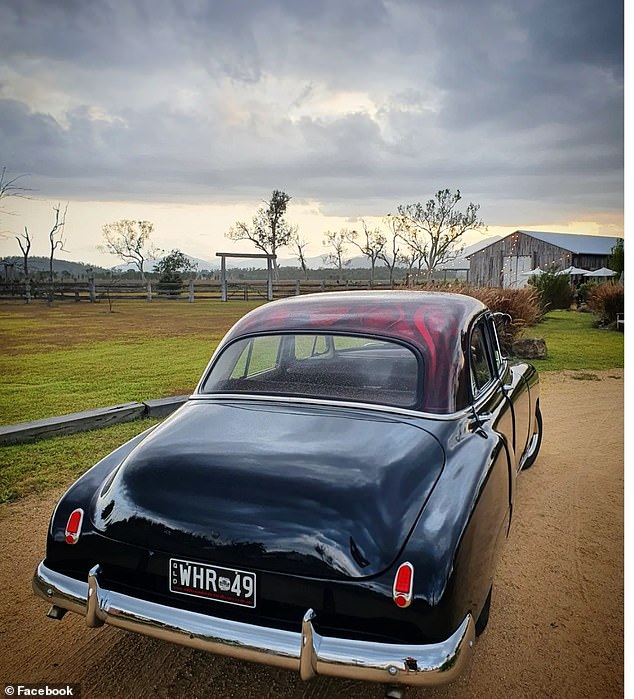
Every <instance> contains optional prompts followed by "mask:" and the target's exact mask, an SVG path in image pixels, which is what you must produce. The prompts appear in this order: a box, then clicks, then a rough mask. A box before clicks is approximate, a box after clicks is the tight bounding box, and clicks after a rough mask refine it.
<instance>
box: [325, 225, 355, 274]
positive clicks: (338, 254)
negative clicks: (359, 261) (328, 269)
mask: <svg viewBox="0 0 634 699" xmlns="http://www.w3.org/2000/svg"><path fill="white" fill-rule="evenodd" d="M349 234H350V232H349V231H348V230H347V229H346V228H342V229H341V230H340V231H326V232H325V233H324V240H323V241H322V242H323V244H324V245H325V246H326V247H330V248H332V252H329V253H328V254H326V255H323V256H322V257H323V260H324V264H327V265H331V266H332V267H336V269H337V278H338V281H339V283H340V284H341V283H342V282H343V268H344V267H348V266H349V265H350V260H344V255H345V254H346V251H347V243H348V236H349Z"/></svg>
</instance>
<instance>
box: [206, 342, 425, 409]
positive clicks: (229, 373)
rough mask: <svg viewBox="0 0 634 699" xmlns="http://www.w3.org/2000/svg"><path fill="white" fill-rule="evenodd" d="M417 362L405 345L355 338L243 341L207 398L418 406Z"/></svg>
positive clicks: (217, 370)
mask: <svg viewBox="0 0 634 699" xmlns="http://www.w3.org/2000/svg"><path fill="white" fill-rule="evenodd" d="M418 375H419V372H418V361H417V359H416V355H415V354H414V353H413V352H412V351H411V350H410V349H408V348H407V347H405V346H404V345H400V344H398V343H396V342H390V341H386V340H377V339H374V338H370V337H358V336H351V335H317V334H315V335H312V334H297V335H292V334H284V335H259V336H255V337H249V338H243V339H241V340H237V341H236V342H234V343H232V344H230V345H228V346H227V347H226V348H225V350H224V351H223V352H222V354H221V355H220V356H219V357H218V359H217V360H216V361H215V362H214V365H213V367H212V369H211V372H210V373H209V375H208V376H207V378H206V380H205V382H204V384H203V387H202V392H203V393H217V392H229V393H261V394H272V395H286V396H307V397H310V398H334V399H338V400H350V401H362V402H367V403H379V404H382V405H392V406H399V407H412V406H414V405H415V404H416V402H417V393H418Z"/></svg>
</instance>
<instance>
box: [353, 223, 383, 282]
mask: <svg viewBox="0 0 634 699" xmlns="http://www.w3.org/2000/svg"><path fill="white" fill-rule="evenodd" d="M361 224H362V225H363V233H362V235H361V236H360V235H359V232H358V231H349V233H348V236H347V240H348V242H349V243H350V244H351V245H354V246H355V247H356V248H358V249H359V251H360V252H361V254H362V255H365V257H367V258H368V260H369V261H370V286H372V284H374V270H375V269H376V263H377V262H378V260H379V259H380V256H381V253H382V252H383V249H384V248H385V246H386V244H387V238H386V237H385V236H384V235H383V234H382V233H381V231H380V229H378V228H373V229H372V230H370V229H369V228H368V225H367V223H366V222H365V221H364V220H363V219H361ZM359 237H361V240H360V241H359V240H358V239H359Z"/></svg>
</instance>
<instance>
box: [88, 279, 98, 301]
mask: <svg viewBox="0 0 634 699" xmlns="http://www.w3.org/2000/svg"><path fill="white" fill-rule="evenodd" d="M88 294H89V295H90V303H95V302H96V301H97V290H96V289H95V278H94V277H93V276H92V275H90V276H89V277H88Z"/></svg>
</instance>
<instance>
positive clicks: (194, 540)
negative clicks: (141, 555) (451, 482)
mask: <svg viewBox="0 0 634 699" xmlns="http://www.w3.org/2000/svg"><path fill="white" fill-rule="evenodd" d="M415 423H416V421H415V419H411V418H406V417H403V418H401V417H399V416H398V415H394V414H389V413H381V412H380V411H378V410H373V409H356V408H348V407H336V406H333V407H330V406H322V405H320V406H316V405H308V404H301V403H282V402H275V401H271V402H257V401H248V400H228V399H227V400H218V399H211V400H191V401H190V402H189V403H188V404H186V405H185V406H184V407H183V408H181V409H180V410H179V411H178V412H177V413H175V414H174V415H173V416H172V417H171V418H169V419H168V420H167V421H166V422H165V423H164V424H163V425H161V426H159V427H158V428H157V429H156V430H154V432H152V433H151V434H150V435H149V436H148V437H147V438H146V439H145V440H144V441H143V442H142V443H141V444H140V445H138V446H137V447H136V449H135V450H134V451H133V452H132V453H131V454H130V455H129V456H128V457H127V458H126V459H125V460H124V462H123V463H122V465H121V467H120V468H119V470H118V471H117V472H116V474H115V476H114V478H113V479H111V481H110V482H109V483H106V485H105V486H104V487H103V489H102V492H101V493H100V495H99V497H98V498H97V499H96V502H95V508H94V511H93V522H94V524H95V526H96V527H97V529H98V530H100V531H101V532H103V533H104V534H105V535H107V536H108V537H110V538H113V539H117V540H120V541H125V542H127V543H132V544H137V545H141V546H145V547H148V548H149V549H150V550H155V551H161V552H170V553H173V554H174V555H178V556H179V557H184V558H190V559H192V560H202V561H211V562H214V563H215V564H222V565H227V566H234V567H236V566H237V567H240V568H248V569H253V570H269V571H272V572H280V573H289V574H294V575H304V576H310V577H322V578H323V577H325V578H328V577H331V578H342V577H344V578H346V577H348V578H362V577H368V576H372V575H376V574H378V573H380V572H382V571H383V570H385V569H386V568H388V567H389V566H390V565H391V564H392V563H393V562H394V561H395V559H396V557H397V556H398V554H399V552H400V550H401V549H402V547H403V546H404V544H405V542H406V540H407V537H408V535H409V533H410V531H411V530H412V527H413V526H414V524H415V522H416V519H417V517H418V515H419V513H420V511H421V508H422V507H423V505H424V503H425V501H426V500H427V498H428V496H429V494H430V493H431V490H432V489H433V486H434V484H435V482H436V480H437V478H438V476H439V474H440V472H441V470H442V468H443V464H444V453H443V450H442V448H441V447H440V445H439V443H438V441H437V440H436V439H435V438H434V437H433V436H432V435H431V434H430V433H429V432H427V431H426V430H424V429H422V428H421V427H419V426H417V425H416V424H415Z"/></svg>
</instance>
